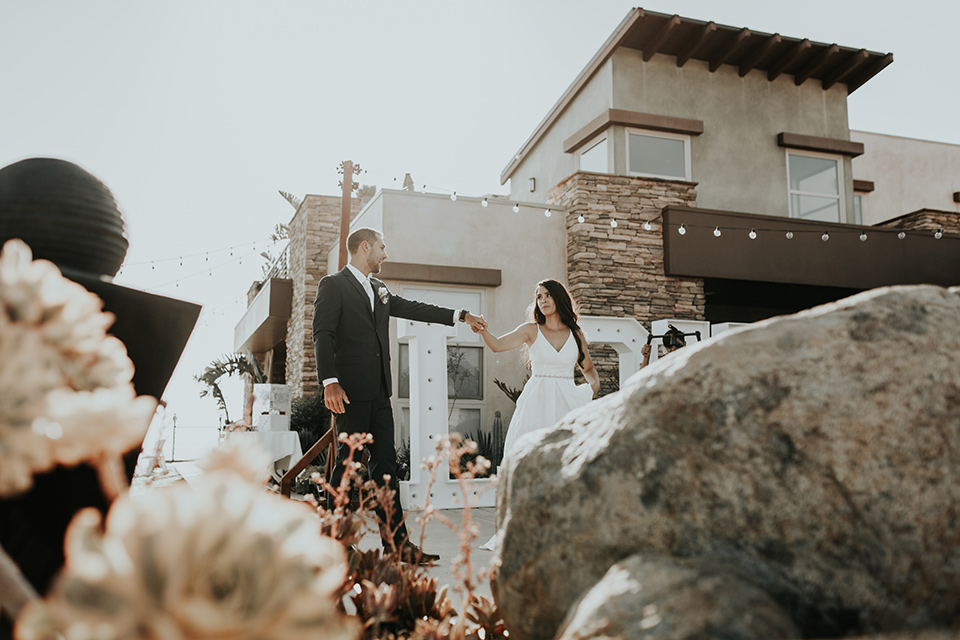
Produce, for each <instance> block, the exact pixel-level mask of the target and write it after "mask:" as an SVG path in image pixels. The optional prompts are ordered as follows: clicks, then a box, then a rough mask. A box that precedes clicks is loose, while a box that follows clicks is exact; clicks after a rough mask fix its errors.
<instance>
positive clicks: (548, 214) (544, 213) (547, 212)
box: [543, 209, 553, 218]
mask: <svg viewBox="0 0 960 640" xmlns="http://www.w3.org/2000/svg"><path fill="white" fill-rule="evenodd" d="M543 215H545V216H546V217H548V218H549V217H550V216H552V215H553V211H550V209H547V210H546V211H544V212H543Z"/></svg>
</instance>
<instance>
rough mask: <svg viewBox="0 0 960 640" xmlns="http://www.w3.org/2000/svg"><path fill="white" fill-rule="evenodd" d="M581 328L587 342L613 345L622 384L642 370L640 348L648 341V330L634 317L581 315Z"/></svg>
mask: <svg viewBox="0 0 960 640" xmlns="http://www.w3.org/2000/svg"><path fill="white" fill-rule="evenodd" d="M580 328H581V329H583V335H584V336H586V338H587V342H591V343H593V342H595V343H600V344H606V345H609V346H611V347H613V350H614V351H616V352H617V355H618V356H619V361H620V386H621V387H622V386H623V383H624V382H626V380H627V378H629V377H630V376H632V375H633V374H635V373H636V372H637V371H639V370H640V365H641V364H642V363H643V355H641V353H640V350H641V349H642V348H643V345H645V344H646V343H647V330H646V329H644V328H643V325H641V324H640V323H639V322H637V321H636V320H635V319H633V318H608V317H602V316H580Z"/></svg>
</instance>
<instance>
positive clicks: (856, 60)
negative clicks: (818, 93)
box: [822, 49, 870, 91]
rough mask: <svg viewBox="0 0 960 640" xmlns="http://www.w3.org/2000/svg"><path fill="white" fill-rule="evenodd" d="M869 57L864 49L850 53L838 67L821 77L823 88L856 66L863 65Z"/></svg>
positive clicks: (838, 80)
mask: <svg viewBox="0 0 960 640" xmlns="http://www.w3.org/2000/svg"><path fill="white" fill-rule="evenodd" d="M869 58H870V54H869V53H867V50H866V49H860V51H857V52H856V53H854V54H851V55H850V57H849V58H847V59H846V60H845V61H844V63H843V64H841V65H840V66H839V67H837V68H836V69H834V70H833V71H831V72H830V73H828V74H827V75H825V76H824V77H823V81H822V82H823V89H824V91H826V90H827V89H829V88H830V87H832V86H833V85H835V84H837V83H838V82H841V81H842V80H843V79H844V78H846V77H847V76H848V75H850V74H851V73H853V72H854V70H856V69H857V68H858V67H860V66H861V65H863V63H864V62H866V61H867V60H868V59H869Z"/></svg>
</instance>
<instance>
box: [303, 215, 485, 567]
mask: <svg viewBox="0 0 960 640" xmlns="http://www.w3.org/2000/svg"><path fill="white" fill-rule="evenodd" d="M347 251H348V252H349V253H350V262H349V264H348V265H347V266H346V267H344V268H343V269H342V270H341V271H340V272H338V273H334V274H330V275H328V276H325V277H324V278H323V279H322V280H321V281H320V285H319V286H318V287H317V300H316V302H315V303H314V307H313V348H314V351H315V352H316V356H317V372H318V378H319V379H320V380H321V381H322V382H323V397H324V404H325V405H326V406H327V408H328V409H330V411H332V412H333V413H334V414H335V415H336V421H337V430H338V431H339V432H340V433H347V434H351V433H370V434H371V435H373V443H372V444H370V445H368V447H369V451H370V477H371V479H373V480H374V481H375V482H376V483H377V484H378V485H381V486H382V485H383V484H384V476H389V477H390V482H389V486H390V488H391V489H393V491H394V500H393V509H392V517H391V518H390V522H387V518H386V512H385V510H384V509H382V508H378V509H377V515H378V516H379V517H380V521H381V525H380V527H381V529H380V531H381V537H382V538H383V545H384V547H389V546H390V545H391V543H392V544H393V545H396V548H397V549H399V550H400V552H401V557H402V558H403V560H404V561H405V562H421V563H424V562H430V561H434V560H437V559H439V556H436V555H432V554H425V553H422V552H421V551H420V549H418V548H417V547H416V545H414V544H413V543H412V542H410V541H409V539H408V535H407V528H406V525H405V524H404V523H403V509H402V507H401V506H400V493H399V483H398V482H397V454H396V450H395V448H394V426H393V408H392V407H391V405H390V394H391V390H392V382H391V375H390V323H389V320H390V317H391V316H394V317H398V318H406V319H408V320H419V321H421V322H435V323H437V324H445V325H450V326H452V325H453V324H454V323H455V322H457V321H458V320H459V321H460V322H467V323H468V324H470V326H471V328H480V327H482V326H485V322H484V320H483V319H482V318H480V317H478V316H475V315H473V314H472V313H469V312H468V311H467V310H465V309H460V310H454V309H447V308H445V307H438V306H435V305H432V304H426V303H424V302H417V301H415V300H406V299H404V298H401V297H400V296H395V295H392V294H391V293H390V292H389V291H388V290H387V287H386V285H384V284H383V282H381V281H380V280H378V279H376V278H373V277H371V274H378V273H380V265H382V264H383V262H384V261H385V260H386V259H387V251H386V244H385V243H384V241H383V235H382V234H381V233H380V232H379V231H377V230H376V229H369V228H361V229H357V230H355V231H354V232H353V233H351V234H350V236H349V237H348V238H347ZM337 453H338V455H337V464H336V465H335V467H334V475H333V479H332V481H331V484H332V485H333V486H335V487H336V486H338V485H339V484H340V478H341V476H342V475H343V469H344V466H343V465H344V461H345V458H346V456H347V454H348V453H349V449H348V447H346V445H343V444H341V445H340V447H339V449H338V452H337ZM391 533H392V540H391V539H390V536H389V534H391Z"/></svg>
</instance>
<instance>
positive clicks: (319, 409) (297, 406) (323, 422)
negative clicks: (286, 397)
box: [290, 391, 330, 464]
mask: <svg viewBox="0 0 960 640" xmlns="http://www.w3.org/2000/svg"><path fill="white" fill-rule="evenodd" d="M329 428H330V410H329V409H327V407H326V406H325V405H324V404H323V392H322V391H317V392H316V393H314V394H313V395H310V396H300V397H297V398H294V399H293V402H291V403H290V429H291V431H296V432H297V434H298V435H299V436H300V448H301V449H302V450H303V451H307V450H308V449H309V448H310V447H312V446H313V445H314V444H316V442H317V440H319V439H320V437H321V436H323V434H325V433H326V432H327V430H328V429H329ZM321 456H326V452H324V453H323V454H321ZM322 460H323V461H326V457H323V458H322ZM316 464H321V463H320V462H317V463H316Z"/></svg>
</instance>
